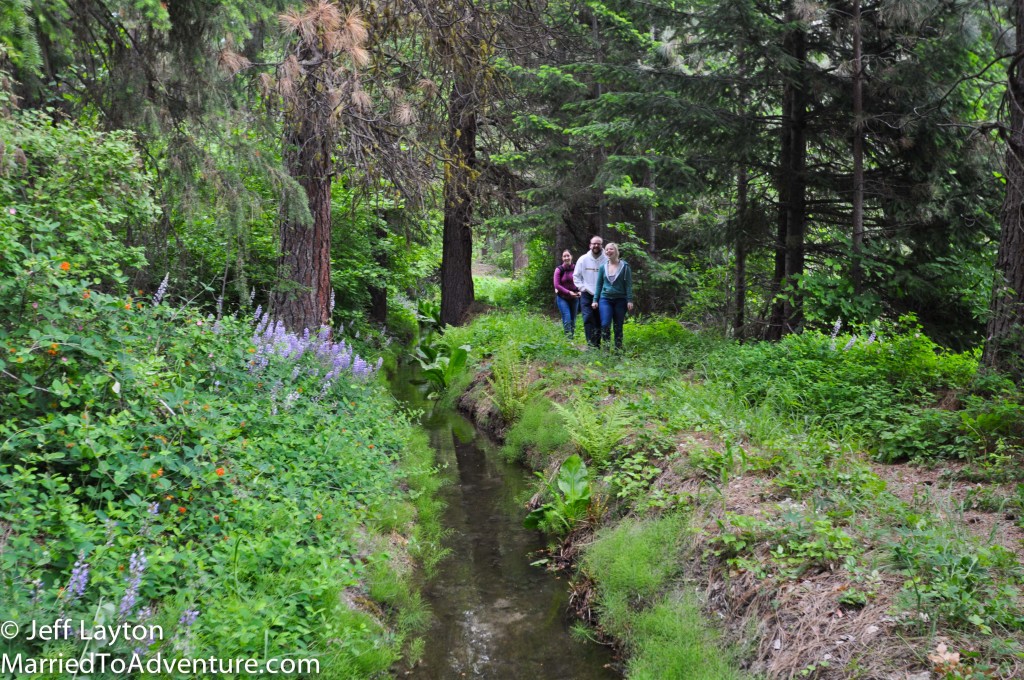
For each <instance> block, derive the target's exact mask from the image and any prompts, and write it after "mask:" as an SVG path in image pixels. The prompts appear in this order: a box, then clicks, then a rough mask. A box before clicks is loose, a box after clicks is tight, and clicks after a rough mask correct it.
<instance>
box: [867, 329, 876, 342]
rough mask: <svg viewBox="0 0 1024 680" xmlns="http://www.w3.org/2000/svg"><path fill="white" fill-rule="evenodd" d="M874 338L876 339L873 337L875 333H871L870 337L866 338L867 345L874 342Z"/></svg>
mask: <svg viewBox="0 0 1024 680" xmlns="http://www.w3.org/2000/svg"><path fill="white" fill-rule="evenodd" d="M875 337H876V336H875V332H874V331H871V335H869V336H868V344H869V345H870V344H871V343H873V342H874V341H875Z"/></svg>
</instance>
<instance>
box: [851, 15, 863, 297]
mask: <svg viewBox="0 0 1024 680" xmlns="http://www.w3.org/2000/svg"><path fill="white" fill-rule="evenodd" d="M861 61H862V59H861V26H860V0H853V239H852V242H853V263H852V265H853V266H852V268H851V273H852V278H853V292H854V295H859V294H860V292H861V286H862V279H863V272H862V271H861V268H862V262H861V259H862V257H863V250H864V121H863V118H864V94H863V83H864V71H863V68H862V65H861Z"/></svg>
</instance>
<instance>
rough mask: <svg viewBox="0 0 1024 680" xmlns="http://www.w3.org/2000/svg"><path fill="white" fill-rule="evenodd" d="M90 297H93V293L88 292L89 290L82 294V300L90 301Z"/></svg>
mask: <svg viewBox="0 0 1024 680" xmlns="http://www.w3.org/2000/svg"><path fill="white" fill-rule="evenodd" d="M90 295H92V293H90V292H89V291H87V290H86V291H83V292H82V299H83V300H88V299H89V296H90Z"/></svg>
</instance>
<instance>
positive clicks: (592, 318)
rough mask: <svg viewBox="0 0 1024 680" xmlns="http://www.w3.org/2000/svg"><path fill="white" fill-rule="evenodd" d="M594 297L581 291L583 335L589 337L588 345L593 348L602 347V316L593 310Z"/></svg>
mask: <svg viewBox="0 0 1024 680" xmlns="http://www.w3.org/2000/svg"><path fill="white" fill-rule="evenodd" d="M593 302H594V296H593V295H591V294H590V293H588V292H587V291H585V290H584V291H580V306H581V307H582V309H583V333H584V335H586V336H587V344H589V345H590V346H591V347H600V346H601V315H600V314H599V313H598V310H596V309H593V308H591V306H590V305H591V304H593Z"/></svg>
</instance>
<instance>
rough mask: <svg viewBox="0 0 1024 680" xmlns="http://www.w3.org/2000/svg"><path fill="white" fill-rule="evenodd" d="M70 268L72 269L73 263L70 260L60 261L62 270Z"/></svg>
mask: <svg viewBox="0 0 1024 680" xmlns="http://www.w3.org/2000/svg"><path fill="white" fill-rule="evenodd" d="M69 269H71V263H70V262H61V263H60V270H61V271H62V272H66V271H67V270H69Z"/></svg>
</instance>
